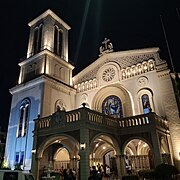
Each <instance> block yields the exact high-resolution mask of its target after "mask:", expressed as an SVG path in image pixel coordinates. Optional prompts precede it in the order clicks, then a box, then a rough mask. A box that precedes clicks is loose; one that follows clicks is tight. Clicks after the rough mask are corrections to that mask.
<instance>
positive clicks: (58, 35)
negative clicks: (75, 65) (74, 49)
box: [54, 26, 63, 57]
mask: <svg viewBox="0 0 180 180" xmlns="http://www.w3.org/2000/svg"><path fill="white" fill-rule="evenodd" d="M62 38H63V32H62V30H61V29H59V28H58V26H55V27H54V53H55V54H57V55H59V56H60V57H61V56H62Z"/></svg>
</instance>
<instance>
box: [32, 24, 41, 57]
mask: <svg viewBox="0 0 180 180" xmlns="http://www.w3.org/2000/svg"><path fill="white" fill-rule="evenodd" d="M33 37H34V38H33V54H36V53H38V52H40V51H41V40H42V24H40V25H39V26H37V27H36V28H35V29H34V36H33Z"/></svg>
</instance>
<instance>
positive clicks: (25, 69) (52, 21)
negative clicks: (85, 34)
mask: <svg viewBox="0 0 180 180" xmlns="http://www.w3.org/2000/svg"><path fill="white" fill-rule="evenodd" d="M28 25H29V26H30V36H29V43H28V50H27V56H26V57H27V59H26V60H25V61H23V62H21V63H19V65H20V67H21V71H20V76H19V84H21V83H24V82H27V81H29V80H31V79H34V78H35V77H37V76H39V75H41V74H46V75H48V76H51V77H53V78H56V79H58V80H60V81H62V82H64V83H66V84H68V85H72V82H71V78H70V77H71V76H72V69H73V68H74V67H73V66H72V65H71V64H69V63H68V30H69V29H70V27H69V26H68V25H67V24H66V23H65V22H64V21H63V20H62V19H60V18H59V17H58V16H57V15H56V14H54V13H53V12H52V11H51V10H47V11H46V12H44V13H43V14H41V15H40V16H39V17H37V18H36V19H34V20H33V21H31V22H30V23H29V24H28Z"/></svg>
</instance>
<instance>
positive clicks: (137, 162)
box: [124, 139, 153, 173]
mask: <svg viewBox="0 0 180 180" xmlns="http://www.w3.org/2000/svg"><path fill="white" fill-rule="evenodd" d="M124 154H125V164H126V170H127V172H128V173H136V172H138V171H139V170H142V169H151V168H152V167H153V156H152V152H151V149H150V147H149V145H148V144H147V143H146V142H145V141H143V140H141V139H133V140H131V141H129V142H128V143H127V145H126V146H125V149H124Z"/></svg>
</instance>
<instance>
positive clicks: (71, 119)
mask: <svg viewBox="0 0 180 180" xmlns="http://www.w3.org/2000/svg"><path fill="white" fill-rule="evenodd" d="M64 113H65V116H63V117H64V118H63V117H62V116H61V115H60V114H61V112H60V113H59V114H56V113H54V114H53V115H51V116H48V117H45V118H40V119H38V120H37V121H36V123H37V125H36V126H37V128H38V129H45V128H51V127H54V126H55V125H53V124H54V123H53V121H54V120H53V119H54V116H55V115H56V120H58V121H56V123H55V124H57V123H61V122H63V123H64V124H66V125H68V124H69V123H76V122H79V121H90V122H91V123H97V124H100V125H103V126H104V125H105V126H109V127H115V128H118V127H119V128H129V127H135V126H145V125H156V126H158V127H161V128H164V129H166V130H168V124H167V121H166V120H165V119H164V118H162V117H159V116H157V115H156V114H155V113H148V114H142V115H136V116H132V117H126V118H121V119H119V118H113V117H110V116H107V115H104V114H102V113H99V112H96V111H93V110H90V109H87V108H85V109H84V108H80V109H77V110H73V111H69V112H64Z"/></svg>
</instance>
